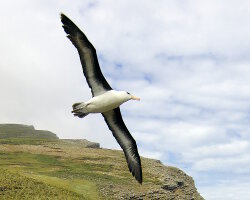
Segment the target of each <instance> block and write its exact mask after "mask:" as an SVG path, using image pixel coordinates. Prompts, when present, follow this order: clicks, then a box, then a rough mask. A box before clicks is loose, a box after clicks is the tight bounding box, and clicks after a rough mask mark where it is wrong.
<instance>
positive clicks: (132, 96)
mask: <svg viewBox="0 0 250 200" xmlns="http://www.w3.org/2000/svg"><path fill="white" fill-rule="evenodd" d="M127 95H128V96H129V99H132V100H137V101H140V100H141V99H140V98H139V97H136V96H134V95H132V94H130V93H129V92H127Z"/></svg>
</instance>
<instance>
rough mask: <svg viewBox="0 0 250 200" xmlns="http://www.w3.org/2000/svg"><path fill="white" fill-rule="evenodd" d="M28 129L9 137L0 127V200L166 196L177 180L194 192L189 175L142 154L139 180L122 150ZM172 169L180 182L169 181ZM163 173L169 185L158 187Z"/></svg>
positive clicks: (177, 192) (171, 193)
mask: <svg viewBox="0 0 250 200" xmlns="http://www.w3.org/2000/svg"><path fill="white" fill-rule="evenodd" d="M28 128H29V127H28ZM1 134H2V135H4V137H1ZM32 134H33V133H32ZM32 134H26V136H25V137H24V136H21V137H15V136H16V132H15V133H13V134H11V133H10V132H9V133H8V136H7V137H6V134H4V133H3V131H1V126H0V199H6V200H7V199H60V200H61V199H90V200H91V199H93V200H96V199H136V198H135V197H138V198H143V199H168V198H166V196H168V197H169V198H170V199H171V198H172V197H174V196H176V195H177V196H179V197H181V195H182V194H183V191H182V190H183V189H184V187H182V186H183V184H184V183H183V184H182V182H185V187H186V188H191V190H190V191H189V192H190V195H191V196H197V197H199V194H198V193H197V192H196V189H195V187H194V184H193V181H192V179H191V178H190V177H189V176H187V175H185V174H184V173H183V172H182V173H180V172H181V171H180V170H177V169H176V168H171V167H168V168H167V167H165V166H163V165H162V164H161V163H160V162H158V161H155V160H150V159H144V158H143V159H142V165H143V175H144V180H143V181H144V182H143V185H140V184H138V183H137V182H136V180H135V179H134V178H133V177H132V175H131V174H130V172H129V171H128V168H127V164H126V161H125V159H124V155H123V152H122V151H115V150H108V149H101V148H86V143H84V142H81V141H80V142H79V141H75V140H68V141H67V140H59V139H57V138H55V137H50V135H49V136H48V137H44V136H43V137H37V136H35V137H32ZM22 135H23V134H22ZM178 174H181V181H182V182H181V184H179V182H180V180H179V179H178V181H179V182H178V181H175V180H174V179H175V178H176V177H178ZM166 178H167V179H168V180H170V181H172V182H171V184H172V185H174V186H171V187H169V186H168V185H164V187H165V189H162V188H164V187H163V183H164V179H166ZM173 180H174V181H173ZM177 183H178V184H177ZM178 185H179V186H181V187H179V186H178ZM166 188H167V189H166ZM169 188H170V189H169ZM173 188H174V189H173ZM193 188H194V189H193ZM161 197H162V198H161ZM180 199H185V198H180ZM194 199H200V198H194Z"/></svg>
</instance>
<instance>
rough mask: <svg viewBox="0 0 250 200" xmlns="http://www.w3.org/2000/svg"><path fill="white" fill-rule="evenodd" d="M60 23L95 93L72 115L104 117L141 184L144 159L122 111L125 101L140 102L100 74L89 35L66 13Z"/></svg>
mask: <svg viewBox="0 0 250 200" xmlns="http://www.w3.org/2000/svg"><path fill="white" fill-rule="evenodd" d="M61 22H62V24H63V25H62V27H63V29H64V31H65V32H66V33H67V37H68V38H69V39H70V41H71V42H72V44H73V45H74V46H75V47H76V49H77V51H78V53H79V56H80V61H81V64H82V70H83V74H84V76H85V78H86V81H87V83H88V86H89V88H90V89H91V93H92V98H91V99H90V100H88V101H86V102H80V103H75V104H73V106H72V107H73V111H72V113H73V114H74V115H75V116H77V117H80V118H83V117H85V116H87V115H88V114H90V113H101V114H102V116H103V117H104V120H105V122H106V123H107V125H108V127H109V129H110V130H111V132H112V133H113V136H114V137H115V139H116V140H117V142H118V143H119V145H120V146H121V148H122V149H123V152H124V155H125V157H126V160H127V164H128V168H129V171H130V172H131V173H132V175H133V176H134V177H135V179H136V180H137V181H138V182H139V183H140V184H141V183H142V169H141V159H140V156H139V153H138V150H137V145H136V142H135V140H134V138H133V137H132V136H131V134H130V133H129V131H128V129H127V127H126V125H125V123H124V122H123V119H122V115H121V111H120V108H119V106H120V105H121V104H123V103H124V102H126V101H129V100H140V98H138V97H136V96H134V95H132V94H130V93H128V92H125V91H117V90H113V89H112V88H111V86H110V85H109V83H108V82H107V80H106V79H105V78H104V76H103V74H102V72H101V69H100V66H99V63H98V58H97V54H96V50H95V48H94V46H93V45H92V44H91V43H90V41H89V40H88V38H87V37H86V35H85V34H84V33H83V32H82V31H81V30H80V29H79V28H78V27H77V26H76V25H75V24H74V23H73V22H72V21H71V20H70V19H69V18H68V17H67V16H66V15H64V14H63V13H61Z"/></svg>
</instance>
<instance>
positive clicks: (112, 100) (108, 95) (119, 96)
mask: <svg viewBox="0 0 250 200" xmlns="http://www.w3.org/2000/svg"><path fill="white" fill-rule="evenodd" d="M131 99H133V100H140V99H139V98H137V97H135V96H133V95H131V94H128V93H127V92H125V91H116V90H110V91H107V92H105V93H103V94H101V95H98V96H95V97H93V98H91V99H90V100H88V101H86V102H82V103H81V104H79V105H78V106H77V107H76V109H74V110H77V111H78V112H79V111H82V112H83V113H103V112H107V111H109V110H113V109H114V108H117V107H119V106H120V105H121V104H123V103H125V102H126V101H128V100H131ZM74 110H73V111H74Z"/></svg>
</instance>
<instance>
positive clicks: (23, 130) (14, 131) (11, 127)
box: [0, 124, 59, 139]
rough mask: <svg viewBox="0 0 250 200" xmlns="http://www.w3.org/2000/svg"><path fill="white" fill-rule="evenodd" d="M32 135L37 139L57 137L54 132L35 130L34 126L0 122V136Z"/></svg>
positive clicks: (18, 136)
mask: <svg viewBox="0 0 250 200" xmlns="http://www.w3.org/2000/svg"><path fill="white" fill-rule="evenodd" d="M20 137H32V138H39V139H59V138H58V137H57V135H56V134H55V133H52V132H50V131H44V130H35V128H34V126H28V125H23V124H0V138H1V139H3V138H20Z"/></svg>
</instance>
